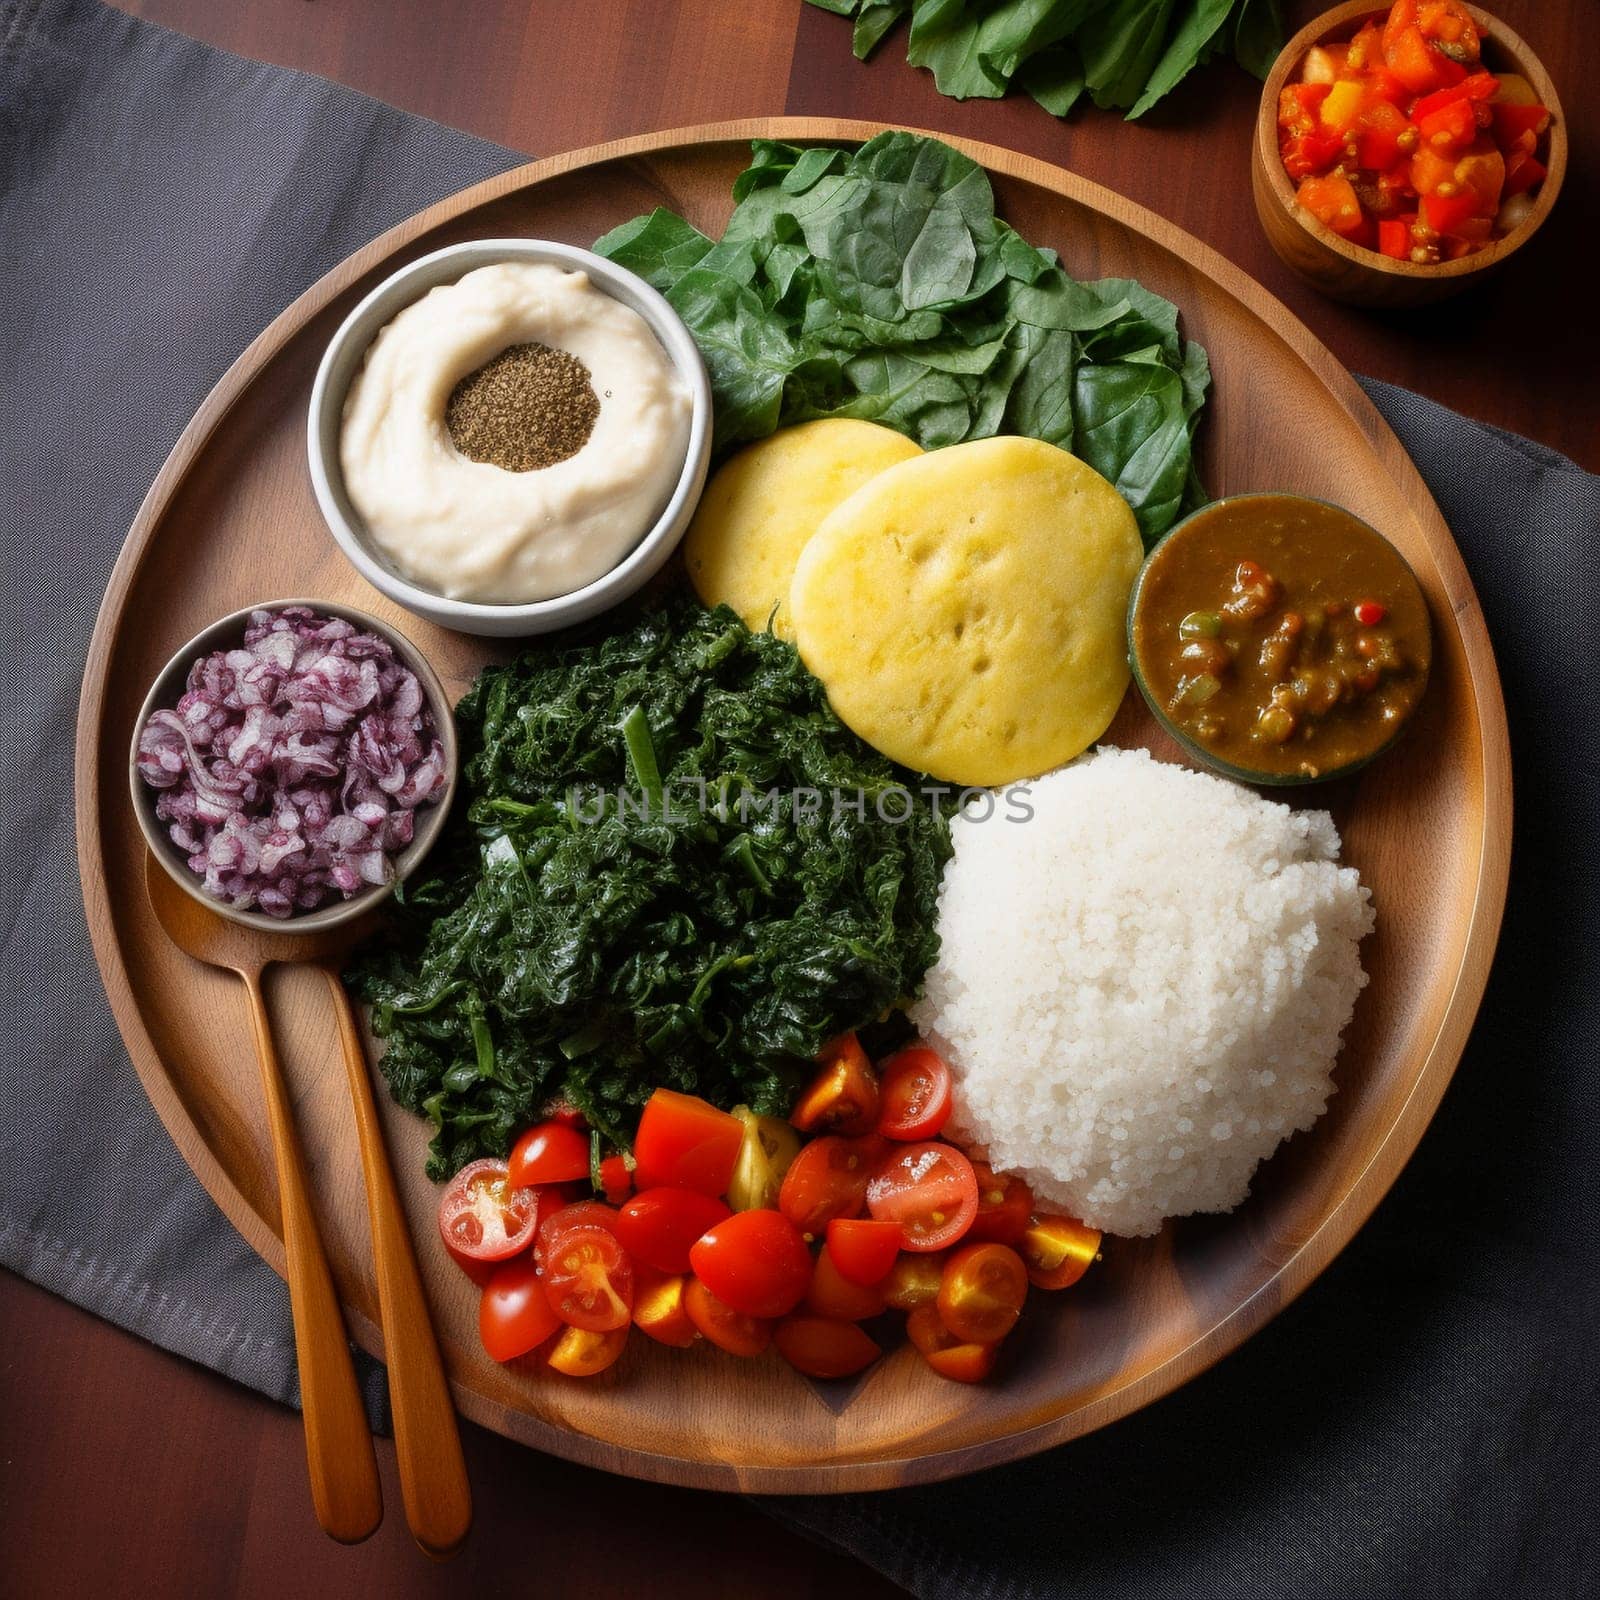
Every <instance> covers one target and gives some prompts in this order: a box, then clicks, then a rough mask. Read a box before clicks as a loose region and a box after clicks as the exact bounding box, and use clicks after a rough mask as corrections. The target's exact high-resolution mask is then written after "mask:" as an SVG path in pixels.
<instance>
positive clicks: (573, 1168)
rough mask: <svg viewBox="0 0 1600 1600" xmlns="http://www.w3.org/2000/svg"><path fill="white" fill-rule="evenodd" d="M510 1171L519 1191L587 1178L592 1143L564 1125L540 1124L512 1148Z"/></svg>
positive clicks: (554, 1123) (529, 1130)
mask: <svg viewBox="0 0 1600 1600" xmlns="http://www.w3.org/2000/svg"><path fill="white" fill-rule="evenodd" d="M510 1169H511V1181H512V1183H514V1184H516V1185H517V1186H518V1187H519V1188H526V1187H527V1186H528V1185H529V1184H535V1183H571V1182H573V1180H574V1179H577V1178H587V1177H588V1176H589V1141H588V1140H587V1139H586V1138H584V1136H583V1135H582V1134H581V1133H579V1132H578V1131H577V1129H576V1128H569V1127H567V1126H566V1125H565V1124H564V1123H560V1122H541V1123H538V1124H536V1125H535V1126H534V1127H532V1128H529V1129H528V1131H527V1132H526V1133H525V1134H523V1136H522V1137H521V1138H520V1139H518V1140H517V1142H516V1143H515V1144H514V1145H513V1146H512V1147H511V1161H510Z"/></svg>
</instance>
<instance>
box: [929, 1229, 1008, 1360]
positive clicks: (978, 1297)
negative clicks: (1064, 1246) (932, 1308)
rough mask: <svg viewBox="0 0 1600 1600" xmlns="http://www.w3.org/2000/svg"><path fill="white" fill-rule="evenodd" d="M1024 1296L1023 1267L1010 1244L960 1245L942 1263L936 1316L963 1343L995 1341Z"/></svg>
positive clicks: (1006, 1327) (1006, 1326)
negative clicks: (942, 1273) (942, 1274)
mask: <svg viewBox="0 0 1600 1600" xmlns="http://www.w3.org/2000/svg"><path fill="white" fill-rule="evenodd" d="M1027 1298H1028V1269H1027V1268H1026V1267H1025V1266H1024V1265H1023V1264H1022V1257H1021V1256H1019V1255H1018V1254H1017V1252H1016V1251H1015V1250H1013V1249H1012V1248H1011V1247H1010V1246H1009V1245H1004V1244H964V1245H962V1247H961V1248H960V1249H959V1250H957V1251H956V1252H955V1254H954V1255H952V1256H951V1257H950V1259H949V1260H948V1261H947V1262H945V1265H944V1277H943V1279H942V1280H941V1282H940V1284H939V1299H938V1302H937V1304H938V1307H939V1320H940V1321H941V1322H943V1323H944V1325H945V1327H946V1328H948V1329H949V1330H950V1332H951V1334H952V1335H953V1336H954V1337H955V1338H956V1339H958V1340H960V1341H962V1342H963V1343H964V1344H998V1343H999V1341H1000V1340H1002V1339H1003V1338H1005V1336H1006V1335H1007V1334H1008V1333H1010V1332H1011V1330H1012V1329H1013V1328H1014V1327H1016V1325H1017V1318H1018V1317H1019V1316H1020V1315H1021V1314H1022V1303H1023V1301H1024V1300H1026V1299H1027Z"/></svg>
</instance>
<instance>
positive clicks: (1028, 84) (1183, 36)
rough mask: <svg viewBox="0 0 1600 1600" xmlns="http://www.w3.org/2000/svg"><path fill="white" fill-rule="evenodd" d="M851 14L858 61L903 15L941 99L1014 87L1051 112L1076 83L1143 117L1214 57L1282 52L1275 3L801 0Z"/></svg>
mask: <svg viewBox="0 0 1600 1600" xmlns="http://www.w3.org/2000/svg"><path fill="white" fill-rule="evenodd" d="M810 3H811V4H812V5H814V6H817V7H819V8H820V9H822V10H824V11H832V12H836V13H838V14H840V15H843V16H847V17H850V18H851V19H853V38H852V48H853V49H854V51H855V53H856V55H857V56H858V57H860V58H862V59H863V60H864V59H865V58H866V57H867V56H868V55H869V54H870V53H871V52H872V50H873V49H874V48H876V46H877V45H878V44H879V42H880V41H881V40H882V39H883V37H884V35H885V34H886V33H887V32H888V31H889V29H890V28H892V27H893V26H894V25H895V23H897V22H898V21H899V20H900V19H901V17H903V16H905V15H906V13H907V12H910V13H911V32H910V37H909V39H908V41H907V46H906V56H907V59H908V60H909V61H910V63H911V64H912V65H913V66H918V67H926V68H928V69H929V70H930V71H931V72H932V73H933V77H934V83H935V85H936V86H937V87H938V90H939V92H940V93H941V94H947V95H950V96H952V97H954V98H955V99H957V100H966V99H971V98H974V97H979V98H983V99H990V100H993V99H997V98H999V97H1000V96H1001V95H1003V94H1005V93H1006V91H1007V90H1008V89H1009V88H1010V87H1011V86H1012V85H1013V84H1015V85H1016V86H1018V87H1020V88H1022V89H1024V90H1026V91H1027V92H1028V93H1029V94H1031V95H1032V96H1033V98H1034V99H1035V100H1037V101H1038V102H1039V104H1040V105H1042V106H1044V108H1045V109H1046V110H1047V111H1050V112H1052V113H1053V114H1054V115H1056V116H1065V115H1066V114H1067V113H1068V112H1069V111H1070V110H1071V109H1072V107H1073V106H1074V105H1075V104H1076V103H1077V101H1078V99H1079V98H1080V97H1081V95H1082V94H1083V91H1084V89H1085V87H1087V88H1088V89H1089V91H1090V92H1091V94H1092V95H1093V97H1094V100H1095V103H1096V104H1097V105H1101V106H1120V107H1123V108H1131V109H1128V112H1127V114H1128V116H1129V118H1130V119H1131V118H1134V117H1140V116H1143V115H1144V113H1145V112H1146V111H1148V110H1149V109H1150V107H1151V106H1153V105H1154V104H1155V103H1156V102H1157V101H1158V100H1160V99H1161V98H1162V96H1163V95H1166V94H1168V93H1170V92H1171V90H1172V89H1173V88H1174V87H1175V86H1176V85H1177V84H1178V83H1179V82H1181V81H1182V80H1183V78H1185V77H1186V76H1187V75H1188V74H1189V73H1190V72H1191V71H1192V70H1193V69H1194V68H1195V67H1197V66H1200V65H1202V64H1204V63H1205V62H1207V61H1209V60H1210V59H1211V58H1212V57H1213V56H1214V55H1216V54H1217V53H1218V52H1219V51H1220V50H1223V49H1226V50H1228V51H1229V52H1230V53H1231V54H1232V55H1233V57H1234V59H1235V60H1236V61H1237V62H1238V63H1239V64H1240V65H1241V66H1242V67H1244V68H1245V69H1246V71H1249V72H1253V73H1254V74H1255V75H1256V76H1257V77H1258V78H1264V77H1266V75H1267V73H1268V72H1269V71H1270V69H1271V66H1272V62H1273V60H1274V59H1275V58H1276V56H1277V53H1278V51H1279V50H1281V49H1282V48H1283V22H1282V18H1281V16H1280V15H1279V9H1278V5H1277V0H810Z"/></svg>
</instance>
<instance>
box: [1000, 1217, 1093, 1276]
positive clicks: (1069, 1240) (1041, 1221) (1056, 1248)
mask: <svg viewBox="0 0 1600 1600" xmlns="http://www.w3.org/2000/svg"><path fill="white" fill-rule="evenodd" d="M1099 1251H1100V1230H1099V1229H1098V1228H1086V1227H1085V1226H1084V1225H1083V1224H1082V1223H1081V1222H1074V1221H1073V1219H1072V1218H1071V1217H1035V1218H1034V1219H1033V1221H1032V1222H1030V1223H1029V1224H1028V1231H1027V1232H1026V1233H1025V1234H1023V1236H1022V1237H1021V1239H1019V1240H1018V1241H1017V1254H1018V1255H1020V1256H1021V1257H1022V1261H1023V1265H1024V1266H1026V1267H1027V1269H1028V1282H1029V1283H1031V1284H1032V1285H1033V1286H1034V1288H1036V1289H1068V1288H1071V1286H1072V1285H1073V1284H1075V1283H1076V1282H1077V1281H1078V1279H1079V1278H1081V1277H1082V1276H1083V1275H1084V1273H1086V1272H1087V1271H1088V1270H1089V1267H1090V1265H1091V1264H1092V1263H1093V1262H1094V1260H1095V1257H1096V1256H1097V1255H1098V1254H1099Z"/></svg>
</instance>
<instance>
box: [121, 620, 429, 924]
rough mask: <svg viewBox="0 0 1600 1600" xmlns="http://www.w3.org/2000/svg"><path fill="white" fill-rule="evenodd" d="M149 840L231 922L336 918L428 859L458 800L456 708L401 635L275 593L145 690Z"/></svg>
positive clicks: (139, 735) (344, 918)
mask: <svg viewBox="0 0 1600 1600" xmlns="http://www.w3.org/2000/svg"><path fill="white" fill-rule="evenodd" d="M129 775H130V781H131V784H132V789H133V805H134V811H135V812H136V814H137V815H138V818H139V826H140V827H141V828H142V829H143V831H144V836H145V842H146V843H147V844H148V845H149V847H150V849H151V851H152V852H153V853H154V855H155V857H156V859H157V860H158V861H159V862H160V863H161V864H162V866H163V867H165V868H166V870H167V872H168V874H169V875H170V876H171V877H172V879H173V881H174V882H176V883H177V884H179V885H180V886H181V887H182V888H183V889H185V890H187V891H188V893H190V894H191V895H193V896H194V897H195V899H197V900H199V901H200V902H201V903H202V904H204V905H206V906H209V907H210V908H211V909H212V910H213V911H215V912H216V913H217V914H218V915H219V916H223V917H227V918H228V919H229V920H230V921H233V922H239V923H243V924H245V925H247V926H252V927H260V928H271V929H272V930H273V931H275V932H284V931H296V932H298V931H311V930H322V929H327V928H331V927H334V926H336V925H338V924H340V923H344V922H348V921H351V920H352V919H353V918H355V917H358V916H362V915H365V914H366V913H367V912H369V911H371V910H372V909H373V908H374V907H375V906H376V905H377V904H378V903H379V902H380V901H382V900H384V899H385V898H387V896H388V895H389V894H391V893H392V892H393V890H394V887H395V885H396V884H397V883H399V882H400V881H401V880H402V879H404V878H405V877H406V876H407V875H408V874H409V873H410V872H411V871H412V870H413V869H414V868H415V867H416V866H417V865H418V864H419V863H420V862H421V860H422V858H423V857H424V856H425V855H426V854H427V853H428V850H429V848H430V847H431V846H432V844H433V842H434V840H435V839H436V838H437V836H438V834H439V830H440V829H441V828H442V827H443V825H444V821H445V816H446V814H447V813H448V811H449V809H450V801H451V797H452V796H453V794H454V792H455V780H456V736H455V723H454V719H453V718H452V716H451V713H450V702H449V699H448V697H447V696H446V694H445V691H444V686H443V684H441V683H440V682H439V679H438V676H437V675H436V674H435V673H434V671H433V669H432V667H430V666H429V665H428V663H427V661H426V660H424V659H423V657H422V655H421V653H420V652H419V651H418V650H417V648H416V646H415V645H413V644H412V643H411V642H410V641H409V640H408V639H406V638H405V637H404V636H403V635H401V634H399V633H397V632H395V630H394V629H393V628H390V627H387V626H386V625H385V624H383V623H381V622H379V621H378V619H377V618H376V617H372V616H369V615H368V614H367V613H366V612H364V611H357V610H355V609H354V608H352V607H350V606H342V605H333V604H330V603H329V602H327V601H321V600H317V601H311V600H274V601H270V602H268V603H266V604H264V605H259V606H246V607H244V608H243V609H242V610H239V611H235V612H232V613H231V614H230V615H228V616H226V617H223V618H222V619H221V620H220V621H217V622H214V623H213V624H212V625H211V626H210V627H209V628H207V629H206V630H205V631H204V632H203V633H201V634H199V635H197V636H196V637H195V638H193V639H191V640H190V641H189V642H188V643H187V644H186V645H184V647H183V648H182V649H181V650H179V651H178V652H177V654H176V655H174V656H173V658H172V660H171V661H169V662H168V663H167V665H166V667H165V668H164V669H163V670H162V672H161V674H160V675H159V676H158V677H157V679H156V681H155V683H154V684H153V685H152V686H151V689H150V693H149V694H148V695H147V696H146V697H145V702H144V705H143V706H142V707H141V708H140V711H139V717H138V721H137V722H136V724H135V726H134V734H133V749H132V753H131V756H130V759H129Z"/></svg>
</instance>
